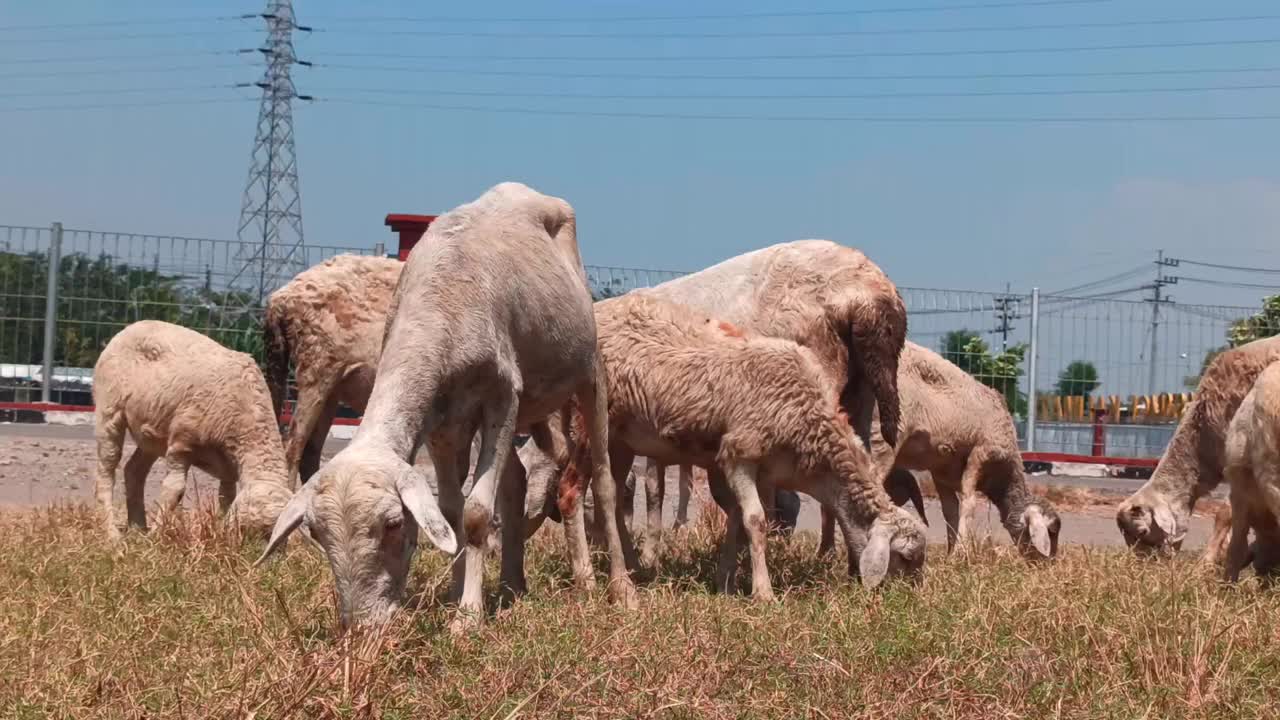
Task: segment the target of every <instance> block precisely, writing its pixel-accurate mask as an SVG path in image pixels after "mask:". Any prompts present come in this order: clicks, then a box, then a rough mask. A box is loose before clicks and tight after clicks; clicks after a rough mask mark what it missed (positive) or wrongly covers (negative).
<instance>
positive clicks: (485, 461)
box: [453, 380, 520, 631]
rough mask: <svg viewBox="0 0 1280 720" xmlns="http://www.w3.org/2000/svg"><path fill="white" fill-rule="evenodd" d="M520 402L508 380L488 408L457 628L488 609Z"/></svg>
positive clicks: (465, 527)
mask: <svg viewBox="0 0 1280 720" xmlns="http://www.w3.org/2000/svg"><path fill="white" fill-rule="evenodd" d="M519 406H520V391H519V388H518V386H517V383H515V382H511V381H510V380H508V381H507V387H506V388H501V389H498V391H497V395H496V397H495V398H494V399H493V401H492V402H490V403H489V404H488V406H487V407H485V409H484V427H483V429H482V430H481V433H480V457H479V459H478V460H477V461H476V480H475V482H474V483H473V484H472V486H471V493H470V494H469V495H468V496H467V501H466V503H464V504H463V506H462V532H463V537H464V538H465V539H466V545H465V547H464V548H463V553H464V557H463V563H464V567H465V571H464V576H463V583H462V600H461V601H460V602H459V604H458V609H459V611H460V614H459V616H458V617H457V618H456V619H455V622H454V625H453V628H454V630H455V631H457V630H463V629H465V628H467V627H468V626H470V625H472V624H474V623H476V622H478V621H479V619H480V615H481V614H482V613H483V612H484V560H485V552H486V550H487V549H488V548H487V547H486V545H487V542H488V539H489V532H490V529H491V527H492V523H493V510H494V504H495V500H496V499H497V494H498V479H499V478H500V477H502V473H503V472H505V470H506V464H507V459H508V457H509V456H510V455H511V452H510V449H511V439H512V437H513V436H514V435H515V428H516V415H517V414H518V412H519Z"/></svg>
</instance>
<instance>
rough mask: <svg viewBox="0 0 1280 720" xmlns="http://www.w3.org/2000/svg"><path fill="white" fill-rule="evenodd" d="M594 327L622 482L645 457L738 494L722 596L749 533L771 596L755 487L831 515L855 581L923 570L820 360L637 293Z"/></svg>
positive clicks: (903, 518)
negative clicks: (809, 502)
mask: <svg viewBox="0 0 1280 720" xmlns="http://www.w3.org/2000/svg"><path fill="white" fill-rule="evenodd" d="M596 325H597V328H598V332H599V334H600V354H601V357H602V358H603V360H604V364H605V367H606V369H607V371H608V375H609V431H610V435H609V437H610V455H611V459H612V462H613V469H614V474H615V475H617V474H619V473H621V472H624V471H625V470H626V468H628V467H629V466H630V465H631V463H632V461H633V460H634V458H635V455H636V454H644V455H647V456H649V457H652V458H655V459H657V460H658V461H659V462H664V463H667V464H685V463H687V464H691V465H698V466H701V467H704V468H707V469H708V472H709V475H710V477H711V482H712V484H713V486H714V485H716V484H718V483H726V484H727V487H728V489H729V490H730V491H731V494H732V497H733V499H734V503H735V504H734V505H733V507H731V508H730V509H729V512H730V523H729V530H728V532H727V533H726V535H725V544H724V546H723V549H722V555H721V563H720V570H719V572H718V573H717V586H718V587H720V588H722V589H725V590H729V589H731V588H730V583H731V579H732V573H733V570H734V568H735V566H736V564H737V562H736V558H737V551H736V541H737V537H738V531H737V530H736V528H741V527H745V531H746V533H747V535H748V537H749V539H750V544H751V563H752V591H753V595H754V596H755V597H756V598H759V599H762V600H766V599H770V598H772V597H773V590H772V587H771V584H770V582H769V574H768V568H767V567H766V564H765V555H764V542H765V531H766V520H765V517H766V515H765V512H766V511H765V509H764V507H763V505H762V502H761V499H760V494H759V493H758V490H757V488H759V491H760V493H763V495H764V496H765V498H766V499H768V500H771V499H772V491H773V488H774V487H775V486H779V487H786V488H790V489H796V490H802V491H804V492H806V493H808V494H810V495H813V496H814V497H815V498H817V499H818V500H819V501H820V502H822V503H824V504H827V505H830V506H831V507H832V508H834V510H835V514H836V518H837V520H838V521H839V522H840V524H841V528H842V529H843V530H844V531H845V539H846V542H847V543H848V547H849V559H850V563H849V567H850V572H851V574H860V575H861V577H862V581H863V583H864V584H865V585H867V586H869V587H874V586H876V585H878V584H879V583H880V582H881V581H882V580H883V579H884V578H885V577H886V576H888V575H890V574H898V573H903V572H905V573H916V572H918V570H919V569H920V567H921V566H922V564H923V562H924V553H925V540H924V530H923V527H922V526H921V525H920V522H919V521H918V520H916V519H915V518H914V517H912V516H911V515H910V514H909V513H907V512H906V511H905V510H902V509H901V508H899V507H897V506H895V505H894V504H893V503H892V502H891V501H890V499H889V497H888V496H887V495H886V494H885V492H884V490H883V488H881V487H880V484H879V482H878V481H877V480H876V478H874V476H873V474H872V468H871V462H870V458H869V456H868V455H867V453H866V451H865V450H864V449H863V448H862V446H861V444H860V443H859V441H858V439H857V437H856V436H855V434H854V432H853V430H852V429H851V428H850V427H849V422H848V418H846V417H845V416H844V414H843V412H842V411H841V410H840V408H839V401H838V396H837V394H836V391H835V389H834V388H833V387H832V383H830V382H829V381H828V378H827V376H826V375H825V374H824V370H823V368H822V367H821V365H820V363H819V362H818V360H817V358H816V357H815V356H814V354H813V353H811V352H810V351H809V350H807V349H806V348H804V347H802V346H800V345H798V344H796V343H794V342H791V341H789V340H782V339H779V338H770V337H761V336H758V335H754V334H746V333H744V332H743V331H741V330H740V329H737V328H735V327H733V326H732V325H730V324H728V323H724V322H720V321H717V320H713V319H711V318H709V317H708V316H706V315H703V314H701V313H697V312H695V311H692V310H690V309H688V308H685V307H683V306H680V305H677V304H675V303H672V302H668V301H666V300H663V299H661V298H659V297H657V296H656V295H655V294H652V293H650V292H647V291H642V290H641V291H635V292H632V293H628V294H627V295H625V296H622V297H620V298H614V299H610V300H605V301H602V302H599V303H596ZM578 462H581V459H580V458H577V459H575V461H574V462H571V464H570V465H569V467H568V468H567V469H566V471H565V474H564V478H563V480H562V482H563V483H565V484H567V485H570V486H572V485H574V484H576V483H577V482H578V472H577V464H578ZM562 494H563V493H562ZM563 511H564V509H563V508H562V512H563Z"/></svg>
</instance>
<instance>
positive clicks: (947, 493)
mask: <svg viewBox="0 0 1280 720" xmlns="http://www.w3.org/2000/svg"><path fill="white" fill-rule="evenodd" d="M935 477H936V476H935ZM937 489H938V503H939V504H941V505H942V520H943V522H945V523H946V525H947V552H951V551H953V550H955V547H956V529H957V528H958V527H959V525H960V499H959V498H958V497H956V491H955V489H954V488H952V487H951V486H950V485H943V484H941V483H938V484H937Z"/></svg>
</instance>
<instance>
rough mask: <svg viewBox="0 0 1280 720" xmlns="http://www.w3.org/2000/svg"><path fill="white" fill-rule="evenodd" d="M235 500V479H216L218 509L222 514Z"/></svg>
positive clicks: (225, 512)
mask: <svg viewBox="0 0 1280 720" xmlns="http://www.w3.org/2000/svg"><path fill="white" fill-rule="evenodd" d="M235 501H236V481H235V480H234V479H233V480H225V479H222V478H219V479H218V510H219V511H221V512H222V514H223V515H226V514H227V511H228V510H230V509H231V503H233V502H235Z"/></svg>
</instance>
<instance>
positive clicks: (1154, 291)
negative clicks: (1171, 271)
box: [1147, 250, 1178, 395]
mask: <svg viewBox="0 0 1280 720" xmlns="http://www.w3.org/2000/svg"><path fill="white" fill-rule="evenodd" d="M1155 264H1156V280H1155V282H1154V283H1152V284H1151V297H1150V298H1148V299H1147V302H1149V303H1151V352H1150V355H1151V357H1150V358H1149V360H1150V367H1149V369H1148V371H1147V390H1148V393H1147V394H1149V395H1155V394H1156V393H1158V392H1160V388H1159V387H1158V386H1157V384H1156V353H1157V352H1158V349H1159V347H1160V345H1159V333H1160V304H1161V303H1171V302H1173V297H1172V296H1168V297H1161V294H1160V291H1161V289H1162V288H1164V286H1165V285H1177V284H1178V278H1176V277H1168V276H1166V275H1165V274H1164V269H1165V268H1166V267H1177V266H1178V261H1177V260H1176V259H1174V258H1169V259H1166V258H1165V256H1164V250H1158V251H1157V252H1156V263H1155Z"/></svg>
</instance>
